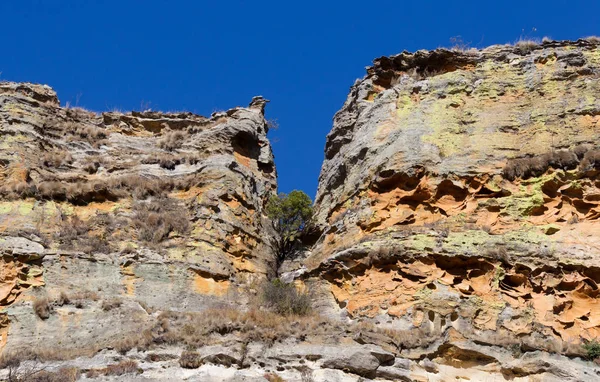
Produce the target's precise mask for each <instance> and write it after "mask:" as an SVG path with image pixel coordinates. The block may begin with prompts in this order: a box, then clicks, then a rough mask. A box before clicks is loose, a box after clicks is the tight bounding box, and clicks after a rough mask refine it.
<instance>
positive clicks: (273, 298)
mask: <svg viewBox="0 0 600 382" xmlns="http://www.w3.org/2000/svg"><path fill="white" fill-rule="evenodd" d="M262 299H263V303H264V304H265V305H266V306H268V307H269V308H270V309H272V310H273V311H274V312H276V313H278V314H281V315H298V316H306V315H307V314H309V313H310V312H311V309H312V307H311V296H310V294H309V293H307V292H305V293H302V292H299V291H298V290H297V289H296V287H295V286H294V284H285V283H283V282H281V281H280V280H279V279H274V280H272V281H271V282H265V283H264V285H263V287H262Z"/></svg>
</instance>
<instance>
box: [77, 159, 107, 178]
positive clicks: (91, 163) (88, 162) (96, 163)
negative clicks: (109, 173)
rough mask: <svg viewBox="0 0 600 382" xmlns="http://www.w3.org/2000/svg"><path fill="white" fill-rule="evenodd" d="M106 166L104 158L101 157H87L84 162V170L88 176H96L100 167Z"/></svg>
mask: <svg viewBox="0 0 600 382" xmlns="http://www.w3.org/2000/svg"><path fill="white" fill-rule="evenodd" d="M105 165H106V161H105V160H104V158H102V157H99V156H90V157H86V158H85V160H84V162H83V170H84V171H85V172H87V173H88V174H95V173H96V172H98V169H99V168H100V167H103V166H105Z"/></svg>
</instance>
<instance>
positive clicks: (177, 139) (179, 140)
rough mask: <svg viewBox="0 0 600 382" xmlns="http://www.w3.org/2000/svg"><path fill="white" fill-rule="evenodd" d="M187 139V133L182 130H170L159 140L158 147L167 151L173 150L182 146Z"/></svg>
mask: <svg viewBox="0 0 600 382" xmlns="http://www.w3.org/2000/svg"><path fill="white" fill-rule="evenodd" d="M185 139H186V134H185V133H183V132H182V131H170V132H167V133H166V134H165V135H164V136H163V138H162V139H160V140H159V141H158V147H160V148H161V149H164V150H167V151H173V150H176V149H179V148H181V146H183V142H184V141H185Z"/></svg>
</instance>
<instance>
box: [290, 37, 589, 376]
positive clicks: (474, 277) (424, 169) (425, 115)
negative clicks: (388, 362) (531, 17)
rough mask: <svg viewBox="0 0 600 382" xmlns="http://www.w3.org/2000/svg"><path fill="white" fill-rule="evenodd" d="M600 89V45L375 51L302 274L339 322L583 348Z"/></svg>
mask: <svg viewBox="0 0 600 382" xmlns="http://www.w3.org/2000/svg"><path fill="white" fill-rule="evenodd" d="M599 95H600V49H598V44H597V42H596V41H595V40H590V41H587V40H579V41H577V42H544V43H542V44H526V43H521V44H517V45H516V46H492V47H489V48H486V49H484V50H468V51H460V50H446V49H438V50H435V51H419V52H416V53H407V52H404V53H401V54H399V55H396V56H392V57H382V58H379V59H377V60H375V62H374V65H373V66H372V67H370V68H368V69H367V76H366V77H365V78H363V79H362V80H359V81H357V82H356V83H355V84H354V86H353V87H352V88H351V90H350V94H349V96H348V99H347V101H346V103H345V104H344V106H343V108H342V109H341V110H340V111H339V112H338V113H337V114H336V116H335V118H334V127H333V129H332V131H331V132H330V134H329V135H328V136H327V143H326V148H325V156H326V159H325V162H324V164H323V167H322V170H321V175H320V179H319V189H318V193H317V198H316V202H315V208H316V218H315V221H316V222H315V225H316V226H317V227H318V230H319V231H320V232H322V235H321V237H320V239H319V240H318V241H317V242H316V244H315V246H314V247H313V248H312V249H311V251H310V252H309V254H308V256H307V258H306V259H305V260H304V262H303V264H304V266H305V269H304V270H302V271H300V272H296V274H301V273H303V272H304V273H303V276H301V278H303V280H304V281H305V282H307V283H309V284H311V285H312V287H313V289H315V290H318V291H319V295H320V296H321V298H320V301H321V304H322V309H323V311H326V312H328V313H329V315H330V316H332V317H333V316H341V317H347V318H349V319H352V320H372V321H375V322H378V323H380V325H384V326H388V327H390V328H403V329H408V328H421V329H422V330H424V332H425V333H427V334H425V335H426V336H431V337H434V338H438V339H439V343H438V346H441V347H443V346H445V345H443V344H447V343H452V342H453V341H454V340H451V339H449V337H448V336H449V334H448V333H449V332H450V331H457V332H458V333H460V337H461V338H462V339H463V340H465V341H467V342H471V343H479V344H485V345H499V346H503V347H514V348H517V349H528V350H533V349H536V350H543V351H547V352H557V353H563V354H571V355H577V354H581V353H582V350H581V347H580V344H581V343H582V340H591V339H594V338H597V337H598V336H600V321H599V317H600V314H599V313H600V311H599V307H600V299H599V298H600V296H599V293H600V292H599V289H598V285H599V283H600V272H599V271H600V268H599V266H600V236H599V235H598V233H600V220H599V218H600V177H599V173H600V146H598V142H599V140H600V98H599ZM408 353H410V351H408ZM481 354H482V355H481V357H482V359H483V358H485V357H487V356H485V352H484V351H483V352H481ZM492 358H493V357H492ZM439 361H440V362H441V363H446V364H451V362H452V361H451V358H450V359H448V358H447V357H446V358H445V357H440V358H439ZM489 361H490V362H483V363H482V364H479V366H480V367H481V368H487V369H488V370H489V369H490V368H492V369H493V367H491V365H494V364H495V365H496V366H497V365H498V364H499V363H495V362H496V361H494V360H492V359H489ZM483 364H485V365H487V366H483Z"/></svg>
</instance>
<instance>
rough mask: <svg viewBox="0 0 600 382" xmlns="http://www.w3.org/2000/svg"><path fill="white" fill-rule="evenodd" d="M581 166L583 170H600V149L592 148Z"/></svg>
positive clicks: (584, 157)
mask: <svg viewBox="0 0 600 382" xmlns="http://www.w3.org/2000/svg"><path fill="white" fill-rule="evenodd" d="M579 168H580V169H581V170H582V171H590V170H600V150H590V151H588V152H586V153H585V155H584V156H583V159H582V160H581V163H580V164H579Z"/></svg>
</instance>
